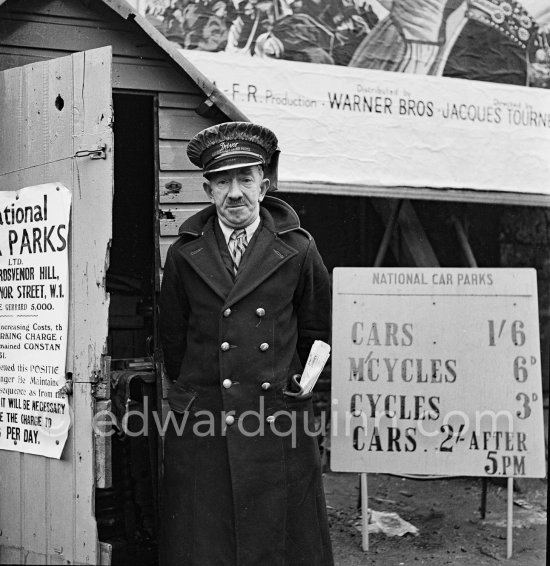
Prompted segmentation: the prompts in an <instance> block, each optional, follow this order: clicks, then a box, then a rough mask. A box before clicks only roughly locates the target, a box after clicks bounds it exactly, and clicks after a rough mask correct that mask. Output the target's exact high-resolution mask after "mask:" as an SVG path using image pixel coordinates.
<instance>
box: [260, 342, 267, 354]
mask: <svg viewBox="0 0 550 566" xmlns="http://www.w3.org/2000/svg"><path fill="white" fill-rule="evenodd" d="M268 349H269V344H268V343H267V342H262V343H261V344H260V350H261V351H262V352H265V351H266V350H268Z"/></svg>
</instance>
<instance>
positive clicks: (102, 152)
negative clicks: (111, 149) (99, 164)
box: [74, 144, 107, 159]
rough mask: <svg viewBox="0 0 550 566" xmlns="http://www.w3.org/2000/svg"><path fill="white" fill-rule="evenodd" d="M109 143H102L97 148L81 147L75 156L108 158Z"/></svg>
mask: <svg viewBox="0 0 550 566" xmlns="http://www.w3.org/2000/svg"><path fill="white" fill-rule="evenodd" d="M106 150H107V144H103V145H100V146H99V147H98V148H97V149H81V150H80V151H77V152H76V153H75V154H74V157H89V158H90V159H107V153H106Z"/></svg>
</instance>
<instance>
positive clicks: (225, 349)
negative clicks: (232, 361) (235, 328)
mask: <svg viewBox="0 0 550 566" xmlns="http://www.w3.org/2000/svg"><path fill="white" fill-rule="evenodd" d="M220 348H221V349H222V351H223V352H227V350H229V348H231V346H230V345H229V342H222V345H221V346H220Z"/></svg>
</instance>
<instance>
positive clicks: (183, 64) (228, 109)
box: [0, 0, 249, 122]
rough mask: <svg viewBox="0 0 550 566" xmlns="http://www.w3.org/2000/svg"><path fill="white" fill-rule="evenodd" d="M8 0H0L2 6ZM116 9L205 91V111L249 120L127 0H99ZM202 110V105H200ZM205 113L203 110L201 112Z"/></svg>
mask: <svg viewBox="0 0 550 566" xmlns="http://www.w3.org/2000/svg"><path fill="white" fill-rule="evenodd" d="M7 1H8V0H0V6H2V4H5V3H6V2H7ZM99 2H102V3H103V4H106V5H107V6H109V8H111V9H112V10H113V11H115V12H116V13H117V14H118V15H119V16H120V17H121V18H123V19H125V20H133V21H134V22H135V23H136V24H137V25H138V26H139V27H140V28H141V29H142V30H143V32H144V33H146V34H147V35H148V36H149V37H150V38H151V39H152V40H153V41H154V42H155V43H156V44H157V45H158V46H159V47H160V48H161V49H162V50H163V51H164V52H165V53H166V54H167V55H168V57H170V59H172V61H174V63H176V65H177V66H178V67H180V68H181V69H182V71H184V72H185V73H186V74H187V75H188V76H189V77H190V79H191V80H192V81H193V82H194V83H195V84H196V85H197V86H198V87H199V88H200V89H201V90H202V92H204V94H205V95H206V97H207V100H206V101H205V102H204V103H203V108H202V110H204V112H206V111H207V110H208V108H210V107H212V106H217V107H218V108H219V109H220V110H221V111H222V112H223V113H224V114H225V115H226V116H227V117H228V118H230V119H231V120H242V121H246V122H248V121H249V120H248V118H247V117H246V116H245V114H243V113H242V112H241V111H240V110H239V109H238V108H237V106H235V104H233V102H231V100H229V99H228V98H227V96H225V94H223V92H221V91H220V90H218V89H217V88H216V86H215V85H214V83H212V81H210V80H209V79H207V78H206V76H205V75H203V74H202V73H201V72H200V71H199V70H198V69H197V68H196V67H195V66H194V65H193V64H192V63H190V62H189V61H188V60H187V59H186V58H185V57H184V56H183V55H182V54H181V53H180V52H179V51H178V46H177V45H176V44H174V43H172V42H171V41H169V40H168V39H166V37H164V35H162V33H161V32H160V31H159V30H157V29H156V28H155V26H153V24H151V23H150V22H149V21H148V20H147V19H146V18H144V17H143V16H142V15H141V14H139V13H138V11H137V10H136V9H134V8H133V7H132V6H131V5H130V4H128V3H127V2H126V0H99ZM199 112H200V107H199ZM200 113H203V112H200Z"/></svg>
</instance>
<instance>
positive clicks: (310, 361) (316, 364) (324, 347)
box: [300, 340, 330, 395]
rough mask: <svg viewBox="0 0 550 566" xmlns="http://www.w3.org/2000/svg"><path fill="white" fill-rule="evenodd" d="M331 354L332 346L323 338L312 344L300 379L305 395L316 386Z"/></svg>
mask: <svg viewBox="0 0 550 566" xmlns="http://www.w3.org/2000/svg"><path fill="white" fill-rule="evenodd" d="M329 356H330V346H329V345H328V344H327V343H326V342H323V341H322V340H315V342H313V345H312V346H311V351H310V352H309V356H308V358H307V362H306V367H305V368H304V371H303V373H302V379H300V385H301V387H302V390H303V391H302V394H303V395H305V394H306V393H309V392H310V391H311V390H312V389H313V388H314V387H315V384H316V383H317V379H319V376H320V375H321V372H322V371H323V368H324V367H325V364H326V363H327V360H328V357H329Z"/></svg>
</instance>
